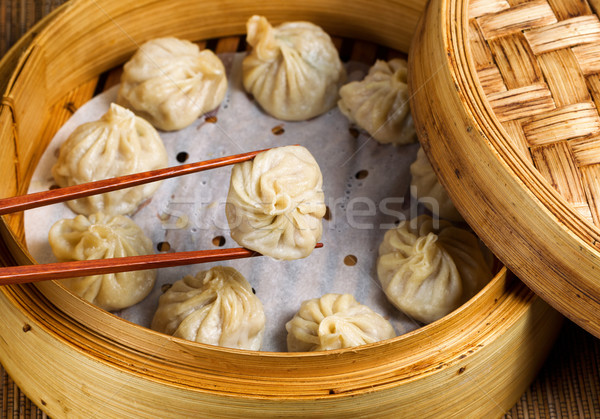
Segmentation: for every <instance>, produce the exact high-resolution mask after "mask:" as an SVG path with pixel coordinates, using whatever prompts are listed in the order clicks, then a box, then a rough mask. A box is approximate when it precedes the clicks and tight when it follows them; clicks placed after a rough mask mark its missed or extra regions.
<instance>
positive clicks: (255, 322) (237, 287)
mask: <svg viewBox="0 0 600 419" xmlns="http://www.w3.org/2000/svg"><path fill="white" fill-rule="evenodd" d="M152 329H154V330H156V331H158V332H162V333H166V334H169V335H173V336H176V337H180V338H183V339H187V340H192V341H196V342H201V343H206V344H209V345H218V346H225V347H228V348H238V349H248V350H254V351H257V350H259V349H260V346H261V343H262V338H263V334H264V329H265V314H264V311H263V306H262V303H261V302H260V300H259V299H258V297H257V296H256V295H254V293H253V292H252V287H251V286H250V284H249V283H248V281H247V280H246V279H245V278H244V277H243V276H242V275H241V274H240V273H239V272H238V271H236V270H235V269H233V268H229V267H223V266H216V267H214V268H212V269H210V270H208V271H202V272H199V273H198V274H196V276H191V275H188V276H185V277H184V278H183V279H181V280H179V281H177V282H175V283H174V284H173V286H172V287H171V288H169V289H168V290H167V291H166V292H165V293H164V294H163V295H162V296H161V297H160V299H159V303H158V309H157V310H156V313H155V314H154V319H153V320H152Z"/></svg>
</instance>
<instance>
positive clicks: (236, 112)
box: [25, 54, 419, 351]
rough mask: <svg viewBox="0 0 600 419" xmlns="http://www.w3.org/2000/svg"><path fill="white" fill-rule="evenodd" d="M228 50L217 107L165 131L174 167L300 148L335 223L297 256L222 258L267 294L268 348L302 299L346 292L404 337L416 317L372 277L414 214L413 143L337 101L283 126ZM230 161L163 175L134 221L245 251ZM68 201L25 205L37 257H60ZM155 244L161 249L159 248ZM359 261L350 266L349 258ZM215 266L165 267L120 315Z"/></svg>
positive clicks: (185, 240)
mask: <svg viewBox="0 0 600 419" xmlns="http://www.w3.org/2000/svg"><path fill="white" fill-rule="evenodd" d="M221 58H222V60H223V62H224V64H225V66H226V69H227V72H228V77H229V90H228V92H227V95H226V97H225V100H224V101H223V103H222V104H221V106H220V108H219V109H218V110H217V111H215V112H213V113H211V115H210V116H212V118H208V119H207V118H206V117H202V118H200V119H198V120H197V121H196V123H194V124H193V125H191V126H189V127H187V128H185V129H183V130H180V131H177V132H170V133H166V132H160V135H161V137H162V139H163V140H164V143H165V146H166V148H167V151H168V154H169V165H170V166H175V165H178V164H181V163H180V162H179V161H178V159H177V157H178V156H179V157H180V158H182V157H183V156H184V154H182V153H187V160H186V162H188V163H190V162H195V161H202V160H207V159H211V158H216V157H222V156H227V155H231V154H238V153H243V152H247V151H252V150H258V149H263V148H268V147H274V146H283V145H290V144H300V145H303V146H305V147H306V148H308V149H309V150H310V151H311V153H312V154H313V155H314V156H315V158H316V160H317V162H318V163H319V165H320V167H321V170H322V172H323V179H324V186H323V189H324V192H325V200H326V204H327V206H328V207H329V216H328V219H326V220H324V224H323V237H322V239H321V241H322V242H323V243H324V247H323V248H322V249H316V250H315V251H314V252H313V253H312V254H311V255H310V256H309V257H308V258H305V259H302V260H297V261H275V260H272V259H270V258H267V257H258V258H252V259H242V260H235V261H230V262H221V263H220V264H222V265H227V266H232V267H234V268H236V269H237V270H238V271H240V272H241V273H242V275H244V276H245V277H246V279H247V280H248V281H249V282H250V284H251V285H252V287H253V288H254V289H255V291H256V294H257V296H258V297H259V298H260V299H261V301H262V303H263V305H264V308H265V314H266V316H267V326H266V331H265V337H264V341H263V346H262V350H265V351H286V343H285V342H286V335H287V332H286V330H285V323H286V322H287V321H289V320H290V319H291V318H292V317H293V315H294V314H295V313H296V312H297V310H298V308H299V307H300V304H301V302H302V301H304V300H306V299H310V298H317V297H320V296H322V295H323V294H326V293H350V294H353V295H354V296H355V297H356V299H357V300H358V301H359V302H360V303H362V304H366V305H368V306H369V307H371V308H372V309H373V310H375V311H376V312H378V313H379V314H381V315H383V316H384V317H386V318H387V319H389V320H390V321H391V323H392V325H393V326H394V328H395V330H396V333H397V334H402V333H406V332H408V331H410V330H413V329H415V328H417V327H418V326H419V325H418V324H416V323H415V322H413V321H411V320H409V319H408V318H407V317H406V316H404V315H403V314H401V313H400V312H399V311H398V310H396V309H395V308H394V307H393V306H392V305H391V304H390V303H389V302H388V301H387V300H386V297H385V295H384V293H383V291H382V290H381V287H380V285H379V282H378V280H377V276H376V272H375V268H376V259H377V250H378V247H379V244H380V242H381V240H382V238H383V234H384V233H385V231H386V230H388V229H389V228H392V227H394V223H395V222H397V221H398V220H399V219H407V218H409V217H412V216H414V215H416V213H417V208H416V207H415V205H414V204H411V203H410V199H409V197H408V196H409V193H408V191H409V185H410V172H409V165H410V163H412V162H413V161H414V159H415V156H416V152H417V149H418V145H417V144H413V145H408V146H399V147H396V146H392V145H382V144H379V143H378V142H376V141H375V140H373V139H370V138H369V137H368V135H366V134H364V133H360V134H359V133H358V131H357V130H355V129H353V128H352V126H351V125H350V123H349V122H348V120H347V119H346V118H345V117H344V116H343V115H342V114H341V113H340V112H339V111H338V109H337V108H335V109H332V110H331V111H329V112H328V113H327V114H325V115H322V116H320V117H318V118H315V119H313V120H310V121H304V122H283V121H280V120H277V119H274V118H272V117H270V116H268V115H266V114H265V113H264V112H263V111H262V110H261V109H260V108H259V107H258V106H257V104H256V103H255V102H254V101H253V99H252V98H251V97H249V96H248V95H247V94H246V93H245V92H244V89H243V87H242V84H241V60H242V58H243V54H224V55H221ZM347 69H348V72H349V78H350V79H359V78H362V76H363V75H364V74H365V72H366V71H367V70H368V67H365V66H361V65H358V64H352V63H349V64H348V65H347ZM116 95H117V87H114V88H112V89H110V90H108V91H106V92H104V93H102V94H101V95H99V96H96V97H95V98H93V99H92V100H91V101H89V102H88V103H86V104H85V105H84V106H82V107H81V108H80V109H79V110H77V112H76V113H75V114H74V115H73V116H72V118H71V119H70V120H69V121H68V122H67V123H66V124H65V125H64V126H63V127H62V128H61V129H60V131H59V132H58V133H57V134H56V136H55V138H54V139H53V141H52V143H51V144H50V146H49V147H48V149H47V150H46V152H45V153H44V155H43V157H42V159H41V161H40V162H39V164H38V166H37V169H36V171H35V173H34V176H33V179H32V182H31V186H30V190H29V191H30V192H35V191H40V190H46V189H48V188H49V187H51V186H52V185H53V184H54V180H53V179H52V175H51V171H50V170H51V167H52V166H53V165H54V163H55V162H56V159H57V157H56V156H57V154H58V149H59V147H60V144H62V142H63V141H65V140H66V138H67V137H68V135H69V134H70V133H71V132H72V131H73V130H74V129H75V127H77V126H78V125H80V124H82V123H84V122H88V121H93V120H96V119H98V118H100V116H102V115H103V114H104V113H105V112H106V111H107V110H108V107H109V105H110V103H111V102H113V101H115V100H116ZM230 173H231V167H224V168H219V169H215V170H211V171H208V172H203V173H198V174H193V175H187V176H183V177H179V178H176V179H170V180H167V181H164V182H163V183H162V185H161V186H160V188H159V190H158V192H157V193H156V194H155V195H154V196H153V197H152V199H151V200H150V201H149V202H147V203H146V204H145V205H144V206H142V207H141V208H140V209H139V210H138V211H137V212H136V213H135V214H134V215H133V219H134V221H135V222H136V223H137V224H138V225H139V226H140V227H141V228H142V229H143V230H144V231H145V233H146V234H147V235H148V236H149V237H150V238H151V239H152V241H153V243H154V244H155V249H156V248H157V246H158V244H159V243H162V242H166V243H169V245H170V251H171V252H175V251H188V250H198V249H214V248H216V247H217V245H215V244H214V243H213V241H214V242H218V240H214V239H215V238H217V237H223V238H224V239H225V243H224V247H238V245H237V243H235V242H234V241H233V240H232V239H231V237H230V235H229V228H228V225H227V221H226V218H225V210H224V208H225V200H226V197H227V192H228V188H229V176H230ZM75 215H76V214H74V213H73V212H71V211H70V210H69V208H68V207H67V206H66V205H65V204H57V205H52V206H48V207H44V208H39V209H35V210H30V211H27V212H26V214H25V231H26V239H27V245H28V248H29V251H30V252H31V254H32V255H33V256H34V258H35V259H36V260H37V261H38V262H39V263H44V262H53V261H56V259H55V258H54V256H53V254H52V250H51V248H50V245H49V243H48V231H49V229H50V227H51V226H52V224H53V223H54V222H56V221H57V220H59V219H61V218H73V217H75ZM156 251H157V252H158V250H156ZM349 255H352V256H353V257H354V258H355V260H356V264H354V265H352V263H349V262H351V261H352V260H353V257H348V256H349ZM213 265H215V264H204V265H192V266H184V267H177V268H167V269H161V270H159V273H158V279H157V283H156V286H155V288H154V290H153V292H152V293H151V294H150V295H149V296H148V297H147V298H146V299H145V300H144V301H142V302H141V303H139V304H137V305H135V306H133V307H130V308H128V309H125V310H122V311H120V312H117V313H115V314H117V315H118V316H121V317H122V318H124V319H126V320H128V321H131V322H134V323H137V324H139V325H142V326H145V327H148V326H149V325H150V322H151V319H152V316H153V314H154V311H155V310H156V307H157V304H158V298H159V296H160V295H161V293H162V291H161V288H162V286H163V285H164V284H170V283H173V282H175V281H177V280H178V279H180V278H181V277H182V276H184V275H186V274H196V273H197V272H198V271H200V270H206V269H209V268H210V267H212V266H213Z"/></svg>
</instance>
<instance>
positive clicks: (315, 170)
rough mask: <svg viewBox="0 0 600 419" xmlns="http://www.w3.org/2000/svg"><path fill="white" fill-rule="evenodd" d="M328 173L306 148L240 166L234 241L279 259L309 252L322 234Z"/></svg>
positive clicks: (231, 205)
mask: <svg viewBox="0 0 600 419" xmlns="http://www.w3.org/2000/svg"><path fill="white" fill-rule="evenodd" d="M322 185H323V176H322V175H321V169H320V168H319V165H318V164H317V162H316V160H315V158H314V157H313V156H312V154H310V152H309V151H308V150H307V149H306V148H304V147H301V146H286V147H278V148H273V149H270V150H268V151H265V152H262V153H259V154H258V155H257V156H256V157H255V158H254V160H251V161H247V162H244V163H239V164H236V165H235V166H234V167H233V169H232V173H231V182H230V185H229V194H228V196H227V206H226V214H227V221H228V223H229V227H230V229H231V236H232V237H233V239H234V240H235V241H236V242H237V243H238V244H240V245H241V246H244V247H246V248H248V249H250V250H255V251H257V252H259V253H262V254H263V255H266V256H271V257H273V258H275V259H285V260H292V259H301V258H304V257H306V256H308V255H309V254H310V253H311V252H312V251H313V249H314V248H315V245H316V244H317V242H318V241H319V239H320V238H321V234H322V232H323V226H322V221H321V220H322V218H323V216H324V215H325V202H324V194H323V191H322Z"/></svg>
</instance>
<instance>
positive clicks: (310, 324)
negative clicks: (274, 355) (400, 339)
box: [285, 294, 396, 352]
mask: <svg viewBox="0 0 600 419" xmlns="http://www.w3.org/2000/svg"><path fill="white" fill-rule="evenodd" d="M285 327H286V329H287V332H288V335H287V347H288V351H290V352H307V351H327V350H331V349H342V348H351V347H354V346H360V345H366V344H368V343H373V342H378V341H380V340H384V339H390V338H393V337H395V336H396V333H395V332H394V328H393V327H392V325H391V324H390V322H388V321H387V320H386V319H384V318H383V317H381V316H380V315H379V314H377V313H375V312H374V311H373V310H371V309H370V308H369V307H367V306H365V305H363V304H360V303H358V302H357V301H356V300H355V299H354V297H353V296H352V295H350V294H326V295H324V296H322V297H321V298H314V299H312V300H307V301H304V302H303V303H302V305H301V306H300V310H299V311H298V313H297V314H296V315H295V316H294V318H292V320H290V321H289V322H287V324H286V325H285Z"/></svg>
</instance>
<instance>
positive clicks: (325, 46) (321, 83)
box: [242, 16, 346, 121]
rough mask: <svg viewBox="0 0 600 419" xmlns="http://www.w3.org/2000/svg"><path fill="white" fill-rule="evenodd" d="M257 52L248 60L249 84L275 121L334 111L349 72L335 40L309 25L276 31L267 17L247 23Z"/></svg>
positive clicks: (286, 25) (245, 74)
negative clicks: (340, 89)
mask: <svg viewBox="0 0 600 419" xmlns="http://www.w3.org/2000/svg"><path fill="white" fill-rule="evenodd" d="M246 27H247V31H248V34H247V42H248V45H250V46H252V51H251V52H250V54H248V55H247V56H246V57H245V58H244V61H243V64H242V71H243V83H244V88H245V89H246V91H248V92H249V93H251V94H252V95H253V96H254V98H255V99H256V101H257V102H258V103H259V104H260V106H261V107H262V108H263V109H264V110H265V111H266V112H267V113H268V114H270V115H271V116H274V117H275V118H278V119H282V120H285V121H302V120H306V119H310V118H313V117H315V116H318V115H321V114H323V113H325V112H327V111H328V110H330V109H331V108H333V107H334V106H335V104H336V102H337V100H338V89H339V87H340V86H341V85H342V83H343V82H344V81H345V80H346V71H345V69H344V67H343V65H342V62H341V60H340V58H339V54H338V51H337V49H336V48H335V46H334V45H333V42H332V41H331V38H330V37H329V35H327V33H325V32H324V31H323V29H321V28H320V27H318V26H316V25H314V24H312V23H309V22H287V23H283V24H282V25H280V26H278V27H276V28H273V27H272V26H271V25H270V24H269V22H268V21H267V19H266V18H264V17H262V16H252V17H251V18H250V19H249V20H248V22H247V24H246Z"/></svg>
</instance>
